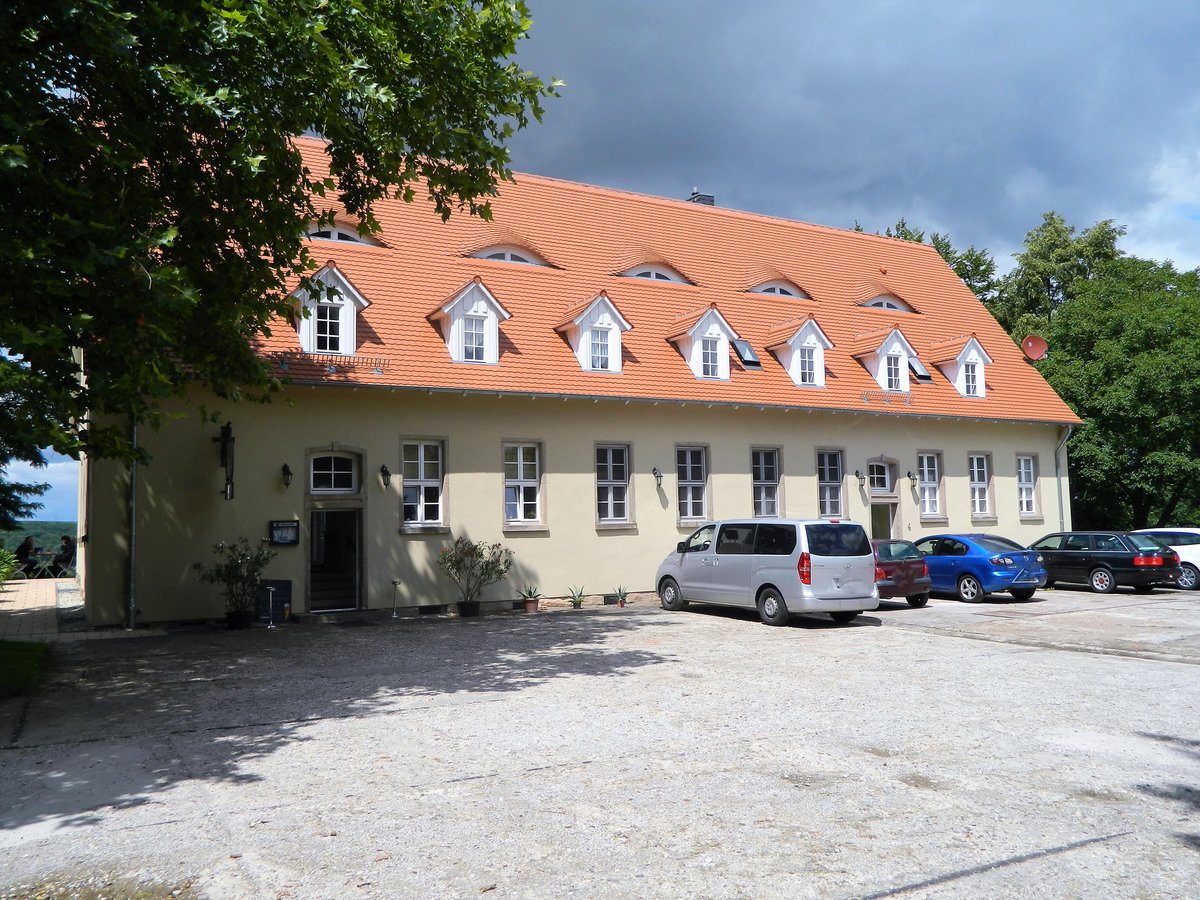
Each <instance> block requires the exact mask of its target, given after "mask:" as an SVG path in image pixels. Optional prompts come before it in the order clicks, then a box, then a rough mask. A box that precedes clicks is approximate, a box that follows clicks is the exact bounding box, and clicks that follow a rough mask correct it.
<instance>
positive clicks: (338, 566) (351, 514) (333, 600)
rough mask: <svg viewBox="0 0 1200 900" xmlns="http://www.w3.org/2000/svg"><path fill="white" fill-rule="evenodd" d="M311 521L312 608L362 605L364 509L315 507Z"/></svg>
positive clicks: (311, 610) (309, 602) (310, 585)
mask: <svg viewBox="0 0 1200 900" xmlns="http://www.w3.org/2000/svg"><path fill="white" fill-rule="evenodd" d="M310 516H311V518H310V521H309V525H310V528H309V537H310V541H309V560H308V609H309V612H329V611H330V610H337V609H358V605H359V603H358V601H359V580H360V575H359V573H360V572H361V570H362V564H361V560H360V557H359V548H360V547H361V546H362V541H361V539H360V538H361V532H362V512H361V511H360V510H357V509H314V510H313V511H312V512H311V514H310Z"/></svg>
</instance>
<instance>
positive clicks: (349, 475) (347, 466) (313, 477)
mask: <svg viewBox="0 0 1200 900" xmlns="http://www.w3.org/2000/svg"><path fill="white" fill-rule="evenodd" d="M309 487H310V489H311V490H312V492H313V493H318V492H321V491H341V492H353V491H355V490H357V489H358V483H357V479H356V478H355V465H354V459H353V458H351V457H349V456H314V457H313V459H312V465H311V467H310V478H309Z"/></svg>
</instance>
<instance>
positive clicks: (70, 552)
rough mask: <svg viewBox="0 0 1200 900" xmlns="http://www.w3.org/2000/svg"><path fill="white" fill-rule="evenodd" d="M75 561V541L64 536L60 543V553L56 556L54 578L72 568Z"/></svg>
mask: <svg viewBox="0 0 1200 900" xmlns="http://www.w3.org/2000/svg"><path fill="white" fill-rule="evenodd" d="M74 559H75V541H74V540H72V538H71V537H70V535H66V534H64V535H63V536H62V537H61V538H59V541H58V552H57V553H55V554H54V576H55V577H56V578H57V577H58V576H60V575H62V573H63V572H65V571H66V570H67V569H68V568H70V566H71V562H72V561H73V560H74Z"/></svg>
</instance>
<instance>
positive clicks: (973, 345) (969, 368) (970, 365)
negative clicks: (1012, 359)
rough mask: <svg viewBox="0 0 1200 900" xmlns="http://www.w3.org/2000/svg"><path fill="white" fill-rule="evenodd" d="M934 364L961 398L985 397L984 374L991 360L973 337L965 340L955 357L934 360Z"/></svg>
mask: <svg viewBox="0 0 1200 900" xmlns="http://www.w3.org/2000/svg"><path fill="white" fill-rule="evenodd" d="M934 363H935V364H936V365H937V367H938V368H939V369H941V370H942V374H943V375H945V376H946V380H947V381H949V382H950V383H951V384H953V385H954V389H955V390H957V391H958V392H959V394H961V395H962V396H964V397H986V396H987V378H986V376H985V374H984V372H985V369H986V367H987V366H990V365H991V364H992V358H991V357H990V356H988V354H987V351H986V350H984V349H983V345H982V344H980V343H979V341H978V340H976V338H975V335H971V337H970V338H968V339H967V340H966V342H965V344H963V347H962V350H960V351H959V352H958V354H957V355H955V356H954V357H951V358H947V359H935V360H934Z"/></svg>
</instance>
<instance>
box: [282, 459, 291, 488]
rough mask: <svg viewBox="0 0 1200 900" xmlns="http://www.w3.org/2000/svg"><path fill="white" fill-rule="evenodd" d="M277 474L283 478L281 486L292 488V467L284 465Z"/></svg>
mask: <svg viewBox="0 0 1200 900" xmlns="http://www.w3.org/2000/svg"><path fill="white" fill-rule="evenodd" d="M279 474H280V475H282V476H283V486H284V487H285V488H290V487H291V486H292V467H291V466H289V465H288V464H287V463H284V464H283V468H282V469H280V470H279Z"/></svg>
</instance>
